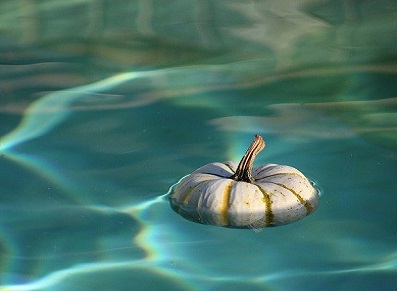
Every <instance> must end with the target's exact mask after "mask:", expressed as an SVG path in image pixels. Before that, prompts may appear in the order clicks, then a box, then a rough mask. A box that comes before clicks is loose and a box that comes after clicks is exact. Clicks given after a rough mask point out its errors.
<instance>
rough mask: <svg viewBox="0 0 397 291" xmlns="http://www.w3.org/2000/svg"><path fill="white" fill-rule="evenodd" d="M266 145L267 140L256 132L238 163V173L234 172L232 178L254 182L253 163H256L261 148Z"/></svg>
mask: <svg viewBox="0 0 397 291" xmlns="http://www.w3.org/2000/svg"><path fill="white" fill-rule="evenodd" d="M264 147H265V142H264V140H263V138H262V137H261V136H260V135H257V134H256V135H255V139H254V141H253V142H252V143H251V145H250V147H249V148H248V150H247V151H246V152H245V154H244V156H243V157H242V159H241V161H240V163H239V164H238V167H237V170H236V173H234V175H233V176H232V177H231V179H234V180H236V181H244V182H248V183H252V182H254V178H252V165H253V164H254V160H255V157H256V156H257V154H258V153H259V152H260V151H261V150H263V148H264Z"/></svg>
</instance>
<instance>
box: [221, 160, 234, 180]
mask: <svg viewBox="0 0 397 291" xmlns="http://www.w3.org/2000/svg"><path fill="white" fill-rule="evenodd" d="M221 164H223V165H225V166H226V167H228V168H229V169H230V171H232V173H233V175H234V174H235V173H236V170H235V169H233V168H232V166H231V165H229V164H228V163H221ZM233 175H232V176H233ZM232 176H231V177H232Z"/></svg>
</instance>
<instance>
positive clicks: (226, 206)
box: [220, 180, 234, 225]
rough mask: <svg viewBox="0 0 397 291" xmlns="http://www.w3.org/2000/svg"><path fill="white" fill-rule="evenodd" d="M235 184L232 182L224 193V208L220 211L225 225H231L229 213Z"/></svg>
mask: <svg viewBox="0 0 397 291" xmlns="http://www.w3.org/2000/svg"><path fill="white" fill-rule="evenodd" d="M233 184H234V180H231V182H230V183H229V184H228V185H227V186H226V187H225V190H224V191H223V201H222V208H221V209H220V210H221V215H222V222H223V223H224V225H228V224H229V218H228V211H229V207H230V193H231V192H232V187H233Z"/></svg>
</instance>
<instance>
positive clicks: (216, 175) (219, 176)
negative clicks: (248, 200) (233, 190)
mask: <svg viewBox="0 0 397 291" xmlns="http://www.w3.org/2000/svg"><path fill="white" fill-rule="evenodd" d="M201 174H204V175H211V176H215V177H218V178H225V179H229V178H230V179H231V176H230V177H226V176H222V175H218V174H214V173H201Z"/></svg>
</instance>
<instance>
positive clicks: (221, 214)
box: [170, 135, 319, 228]
mask: <svg viewBox="0 0 397 291" xmlns="http://www.w3.org/2000/svg"><path fill="white" fill-rule="evenodd" d="M264 147H265V143H264V141H263V139H262V137H261V136H259V135H256V136H255V139H254V141H253V142H252V144H251V146H250V147H249V149H248V150H247V152H246V153H245V155H244V156H243V158H242V159H241V161H240V163H239V164H237V163H236V162H224V163H211V164H208V165H205V166H203V167H201V168H199V169H197V170H196V171H194V172H193V173H191V174H189V175H187V176H186V177H184V178H182V179H181V180H180V181H179V182H178V183H177V184H176V185H174V186H173V187H172V189H171V195H170V204H171V207H172V208H173V209H174V210H175V211H176V212H177V213H179V214H180V215H182V216H183V217H185V218H186V219H189V220H191V221H194V222H198V223H203V224H212V225H217V226H224V227H231V228H262V227H266V226H277V225H284V224H288V223H291V222H295V221H297V220H299V219H301V218H303V217H305V216H307V215H309V214H310V213H312V212H313V211H314V210H315V209H316V208H317V207H318V205H319V195H318V191H317V190H316V188H314V187H313V185H312V184H311V182H310V181H309V180H308V179H307V178H306V177H305V176H304V175H303V174H302V173H301V172H300V171H298V170H297V169H295V168H292V167H290V166H283V165H276V164H267V165H263V166H259V167H256V168H254V169H252V165H253V162H254V159H255V157H256V155H257V154H258V153H259V152H260V151H261V150H262V149H263V148H264Z"/></svg>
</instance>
